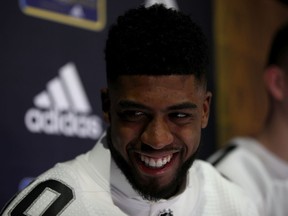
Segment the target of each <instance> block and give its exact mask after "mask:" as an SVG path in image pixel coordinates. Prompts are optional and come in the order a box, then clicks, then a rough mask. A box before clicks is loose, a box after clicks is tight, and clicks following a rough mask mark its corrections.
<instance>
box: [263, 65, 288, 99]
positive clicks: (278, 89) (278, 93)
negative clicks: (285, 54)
mask: <svg viewBox="0 0 288 216" xmlns="http://www.w3.org/2000/svg"><path fill="white" fill-rule="evenodd" d="M284 73H285V72H284V71H283V70H282V69H281V68H280V67H277V66H270V67H268V68H266V70H265V71H264V76H263V79H264V83H265V86H266V89H267V91H268V92H269V94H270V95H271V96H272V97H273V98H274V99H275V100H283V97H284V96H285V95H284V89H285V74H284Z"/></svg>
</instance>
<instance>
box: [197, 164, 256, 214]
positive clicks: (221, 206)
mask: <svg viewBox="0 0 288 216" xmlns="http://www.w3.org/2000/svg"><path fill="white" fill-rule="evenodd" d="M194 165H195V168H196V169H197V173H194V174H197V175H198V178H199V181H200V182H201V184H202V196H204V200H205V202H206V205H207V208H205V211H207V212H206V214H207V215H239V216H240V215H243V216H244V215H251V216H252V215H258V213H257V209H256V205H255V203H254V202H253V201H252V200H251V198H250V197H249V196H248V194H246V192H245V191H244V190H243V189H242V188H240V187H239V186H238V185H236V184H234V183H233V182H231V181H229V180H228V179H226V178H225V177H223V176H222V175H221V174H220V173H219V172H218V171H217V170H216V169H215V168H214V167H213V166H212V165H211V164H210V163H208V162H205V161H202V160H197V161H195V164H194ZM212 209H213V211H214V214H213V211H212ZM206 214H205V215H206Z"/></svg>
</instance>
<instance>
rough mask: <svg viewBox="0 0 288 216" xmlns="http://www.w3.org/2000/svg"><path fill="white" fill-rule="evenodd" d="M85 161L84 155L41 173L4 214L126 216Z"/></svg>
mask: <svg viewBox="0 0 288 216" xmlns="http://www.w3.org/2000/svg"><path fill="white" fill-rule="evenodd" d="M79 160H80V162H79ZM81 160H84V161H85V159H84V158H83V156H80V158H76V159H74V160H71V161H68V162H65V163H59V164H56V166H54V167H53V168H51V169H49V170H47V171H46V172H44V173H43V174H41V175H40V176H39V177H37V178H36V179H35V180H34V181H33V182H32V183H31V184H30V185H28V186H27V187H26V188H24V189H23V190H22V191H21V192H19V193H18V194H16V195H15V196H14V197H13V198H12V199H11V201H10V202H9V203H8V204H7V205H6V206H5V207H4V209H3V210H2V212H1V214H0V215H2V216H6V215H7V216H8V215H23V214H24V212H25V213H26V214H27V215H43V214H44V215H61V216H62V215H63V216H78V215H103V216H105V215H107V216H108V215H124V214H123V213H122V212H121V211H120V210H119V208H118V207H116V206H115V205H113V201H112V199H111V196H110V192H109V191H108V190H107V189H106V188H103V187H101V186H102V185H100V184H98V182H97V179H95V178H91V177H90V176H89V174H88V173H87V172H86V171H85V170H84V169H83V165H84V164H81ZM82 162H83V161H82Z"/></svg>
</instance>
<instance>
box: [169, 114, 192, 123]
mask: <svg viewBox="0 0 288 216" xmlns="http://www.w3.org/2000/svg"><path fill="white" fill-rule="evenodd" d="M169 117H170V119H171V121H173V122H175V123H177V124H186V123H189V122H190V121H191V119H192V115H191V114H188V113H171V114H170V115H169Z"/></svg>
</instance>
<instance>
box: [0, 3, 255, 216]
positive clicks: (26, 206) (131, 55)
mask: <svg viewBox="0 0 288 216" xmlns="http://www.w3.org/2000/svg"><path fill="white" fill-rule="evenodd" d="M105 55H106V66H107V67H106V69H107V83H108V85H107V88H104V89H102V91H101V96H102V109H103V113H104V118H105V120H106V122H107V123H108V125H109V126H108V129H107V132H106V133H105V134H104V135H103V136H102V138H101V139H100V140H99V141H98V143H97V144H96V146H95V147H94V148H93V149H92V150H91V151H89V152H87V153H86V154H84V155H80V156H79V157H77V158H76V159H74V160H72V161H70V162H65V163H59V164H57V165H56V166H55V167H54V168H52V169H50V170H48V171H47V172H46V173H44V174H42V175H41V176H40V177H38V178H37V179H36V180H35V181H34V182H33V183H32V184H31V185H30V186H28V187H27V188H26V189H24V190H23V191H22V192H21V193H20V194H19V195H18V196H17V197H16V198H15V199H14V200H13V201H12V202H11V203H10V205H8V207H7V208H6V209H4V213H3V215H5V216H6V215H49V216H53V215H61V216H74V215H75V216H79V215H85V216H86V215H91V216H92V215H93V216H95V215H99V216H103V215H104V216H105V215H107V216H108V215H109V216H111V215H117V216H121V215H133V216H185V215H195V216H231V215H233V216H242V215H243V216H254V215H255V216H256V215H257V214H256V209H255V207H254V205H253V204H252V203H251V202H250V201H249V199H248V198H247V197H246V195H245V194H244V192H243V191H242V190H241V189H240V188H238V187H237V186H236V185H234V184H232V183H230V182H229V181H227V180H226V179H224V178H223V177H222V176H221V175H219V173H218V172H217V171H216V170H215V169H214V168H213V167H212V166H211V165H209V164H207V163H205V162H203V161H200V160H196V156H197V150H198V147H199V144H200V139H201V131H202V129H203V128H205V127H206V126H207V123H208V118H209V109H210V101H211V93H210V92H209V91H207V89H206V84H207V78H206V69H207V48H206V40H205V37H204V35H203V33H202V31H201V29H200V28H199V27H198V26H197V25H196V24H195V23H194V22H193V21H192V20H191V19H190V17H189V16H187V15H184V14H183V13H181V12H178V11H176V10H173V9H167V8H165V7H164V6H162V5H154V6H151V7H148V8H145V7H139V8H137V9H132V10H129V11H128V12H126V13H125V14H124V15H123V16H120V17H119V18H118V20H117V23H116V24H115V25H113V26H112V27H111V29H110V31H109V34H108V40H107V44H106V50H105Z"/></svg>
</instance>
